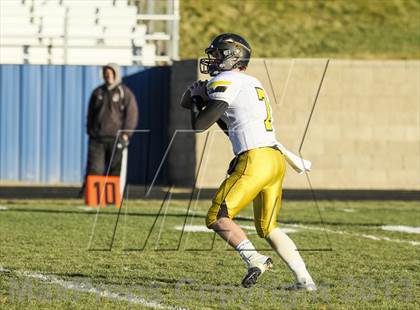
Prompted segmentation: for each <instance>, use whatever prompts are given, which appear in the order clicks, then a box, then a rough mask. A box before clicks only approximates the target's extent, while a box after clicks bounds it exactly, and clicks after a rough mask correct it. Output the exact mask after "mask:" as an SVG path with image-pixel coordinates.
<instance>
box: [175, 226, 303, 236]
mask: <svg viewBox="0 0 420 310" xmlns="http://www.w3.org/2000/svg"><path fill="white" fill-rule="evenodd" d="M239 226H240V227H241V228H243V229H245V230H249V231H253V232H255V227H254V226H250V225H239ZM174 228H175V230H182V228H183V226H182V225H179V226H175V227H174ZM280 230H281V231H282V232H284V233H286V234H287V233H294V232H297V231H299V230H298V229H296V228H280ZM184 232H207V233H213V232H214V231H213V230H211V229H208V228H207V227H206V226H204V225H185V227H184Z"/></svg>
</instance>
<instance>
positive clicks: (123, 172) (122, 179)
mask: <svg viewBox="0 0 420 310" xmlns="http://www.w3.org/2000/svg"><path fill="white" fill-rule="evenodd" d="M127 161H128V147H125V148H124V149H123V151H122V160H121V173H120V195H121V198H122V195H124V188H125V183H126V182H127Z"/></svg>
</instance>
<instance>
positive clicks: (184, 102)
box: [181, 88, 193, 109]
mask: <svg viewBox="0 0 420 310" xmlns="http://www.w3.org/2000/svg"><path fill="white" fill-rule="evenodd" d="M192 104H193V101H192V97H191V91H190V90H189V89H188V88H187V90H186V91H185V92H184V94H183V95H182V98H181V106H182V107H183V108H185V109H191V107H192Z"/></svg>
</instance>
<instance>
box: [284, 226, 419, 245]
mask: <svg viewBox="0 0 420 310" xmlns="http://www.w3.org/2000/svg"><path fill="white" fill-rule="evenodd" d="M287 225H288V226H292V227H299V228H303V229H308V230H317V231H327V232H330V233H334V234H340V235H348V236H355V237H361V238H366V239H371V240H375V241H389V242H395V243H408V244H410V245H414V246H419V245H420V242H418V241H412V240H401V239H391V238H388V237H378V236H372V235H366V234H359V233H351V232H347V231H342V230H333V229H328V228H325V229H324V228H319V227H314V226H306V225H300V224H287Z"/></svg>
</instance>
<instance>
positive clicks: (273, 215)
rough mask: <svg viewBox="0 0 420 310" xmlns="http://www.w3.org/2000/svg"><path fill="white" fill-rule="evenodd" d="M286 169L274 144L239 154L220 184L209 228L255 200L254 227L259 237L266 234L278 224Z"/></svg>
mask: <svg viewBox="0 0 420 310" xmlns="http://www.w3.org/2000/svg"><path fill="white" fill-rule="evenodd" d="M285 170H286V165H285V159H284V156H283V154H282V153H281V152H280V151H278V150H276V149H273V148H271V147H262V148H257V149H253V150H249V151H247V152H245V153H243V154H241V155H239V161H238V163H237V164H236V167H235V170H234V172H233V173H232V174H231V175H230V176H229V178H227V179H226V180H225V181H224V182H223V183H222V185H220V187H219V189H218V191H217V193H216V195H215V197H214V199H213V204H212V206H211V207H210V209H209V211H208V213H207V218H206V225H207V227H209V228H211V226H212V225H213V224H214V223H215V222H216V221H217V220H218V219H219V218H221V217H228V218H230V219H233V218H234V217H235V216H236V215H237V214H238V213H239V211H241V210H242V209H243V208H244V207H245V206H246V205H248V204H249V203H250V202H251V201H253V202H254V203H253V204H254V221H255V228H256V230H257V232H258V235H259V236H260V237H262V238H265V237H267V235H268V234H269V233H270V232H271V231H272V230H273V229H274V228H276V227H277V218H278V215H279V211H280V205H281V196H282V183H283V177H284V173H285Z"/></svg>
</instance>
